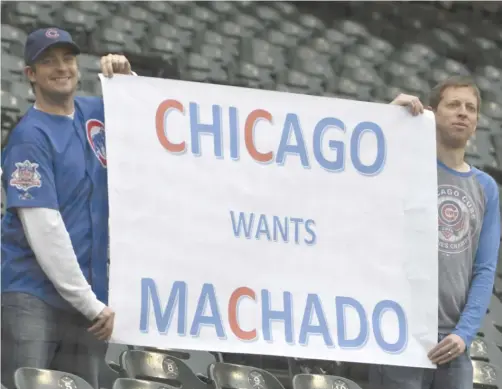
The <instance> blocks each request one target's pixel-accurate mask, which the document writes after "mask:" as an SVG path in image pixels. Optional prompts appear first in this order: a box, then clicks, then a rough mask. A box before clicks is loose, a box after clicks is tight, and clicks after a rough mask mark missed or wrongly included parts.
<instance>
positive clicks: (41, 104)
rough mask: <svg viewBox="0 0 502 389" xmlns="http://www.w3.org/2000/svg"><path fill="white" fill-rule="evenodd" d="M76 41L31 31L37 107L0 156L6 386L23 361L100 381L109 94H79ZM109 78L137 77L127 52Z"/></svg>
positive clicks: (29, 63) (109, 60) (107, 67)
mask: <svg viewBox="0 0 502 389" xmlns="http://www.w3.org/2000/svg"><path fill="white" fill-rule="evenodd" d="M79 53H80V49H79V47H78V46H77V45H76V44H75V42H74V41H73V40H72V37H71V36H70V34H69V33H68V32H66V31H63V30H60V29H58V28H48V29H40V30H37V31H34V32H33V33H31V34H30V35H29V36H28V39H27V42H26V46H25V62H26V68H25V74H26V76H27V77H28V79H29V81H30V83H31V84H32V86H33V90H34V92H35V97H36V100H35V104H34V106H33V107H31V108H29V109H28V111H27V112H26V114H25V115H24V117H23V118H22V119H21V121H20V122H19V123H18V124H17V126H16V127H15V128H14V129H13V130H12V133H11V135H10V138H9V142H8V144H7V146H6V148H5V150H4V152H3V153H2V186H3V187H4V188H5V191H6V208H7V210H6V214H5V217H4V218H3V220H2V248H1V250H2V253H1V254H2V319H1V320H2V383H3V384H4V385H5V386H6V387H7V388H8V389H13V388H14V387H15V385H14V378H13V377H14V372H15V371H16V369H17V368H19V367H36V368H47V369H54V370H60V371H65V372H70V373H73V374H77V375H79V376H80V377H82V378H83V379H85V380H86V381H88V382H89V383H90V384H91V385H92V386H93V387H94V388H99V385H98V369H99V364H100V362H101V361H102V359H103V358H104V355H105V352H106V340H108V339H109V338H110V336H111V333H112V331H113V321H114V312H113V311H112V310H111V309H110V308H109V307H107V303H108V302H107V299H108V269H107V266H108V255H107V249H108V194H107V171H106V164H107V160H106V150H105V142H104V139H105V138H104V137H105V132H104V107H103V100H102V99H101V98H99V97H76V96H75V92H76V89H77V84H78V79H79V71H78V65H77V58H76V56H77V54H79ZM101 70H102V72H103V74H104V75H105V76H109V77H110V76H112V75H113V74H114V73H121V74H133V73H132V72H131V66H130V64H129V61H128V60H127V59H126V58H125V57H124V56H122V55H112V54H110V55H107V56H105V57H103V58H102V59H101Z"/></svg>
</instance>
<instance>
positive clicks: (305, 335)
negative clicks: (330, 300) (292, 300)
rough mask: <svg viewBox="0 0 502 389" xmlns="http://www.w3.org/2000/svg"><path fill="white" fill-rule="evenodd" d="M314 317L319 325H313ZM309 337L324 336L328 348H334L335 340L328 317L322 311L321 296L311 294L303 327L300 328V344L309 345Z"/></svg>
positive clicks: (308, 298)
mask: <svg viewBox="0 0 502 389" xmlns="http://www.w3.org/2000/svg"><path fill="white" fill-rule="evenodd" d="M313 316H315V317H316V318H317V321H318V322H319V324H317V325H314V324H312V319H313ZM309 335H322V337H323V339H324V343H325V344H326V346H328V347H334V344H333V340H332V339H331V335H330V334H329V329H328V323H327V321H326V315H325V314H324V310H323V309H322V305H321V301H320V299H319V296H318V295H316V294H309V295H308V296H307V302H306V304H305V311H304V314H303V319H302V325H301V328H300V335H299V343H300V344H301V345H302V346H306V345H308V340H309Z"/></svg>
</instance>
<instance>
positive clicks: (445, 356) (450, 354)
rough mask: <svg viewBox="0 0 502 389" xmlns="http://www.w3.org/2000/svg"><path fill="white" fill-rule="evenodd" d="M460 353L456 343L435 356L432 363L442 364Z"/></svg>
mask: <svg viewBox="0 0 502 389" xmlns="http://www.w3.org/2000/svg"><path fill="white" fill-rule="evenodd" d="M459 355H460V350H459V347H458V345H457V344H455V346H454V348H453V349H452V350H450V351H448V352H446V353H445V354H443V355H442V356H440V357H438V358H436V359H435V360H432V363H436V364H438V365H443V364H445V363H448V362H450V361H451V360H453V359H455V358H456V357H458V356H459Z"/></svg>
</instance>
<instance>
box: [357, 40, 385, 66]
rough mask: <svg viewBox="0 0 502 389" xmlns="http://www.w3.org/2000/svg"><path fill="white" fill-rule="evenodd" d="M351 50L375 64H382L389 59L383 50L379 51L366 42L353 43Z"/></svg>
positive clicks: (364, 59)
mask: <svg viewBox="0 0 502 389" xmlns="http://www.w3.org/2000/svg"><path fill="white" fill-rule="evenodd" d="M350 52H351V53H352V54H354V55H357V56H358V57H359V58H361V59H362V60H363V61H365V62H368V63H371V64H374V65H381V64H383V63H384V62H385V61H386V60H387V56H386V55H385V54H384V53H383V52H381V51H377V50H376V49H375V48H373V47H372V46H368V45H364V44H355V45H352V46H351V47H350Z"/></svg>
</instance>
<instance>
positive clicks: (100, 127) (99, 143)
mask: <svg viewBox="0 0 502 389" xmlns="http://www.w3.org/2000/svg"><path fill="white" fill-rule="evenodd" d="M85 132H86V134H87V141H88V142H89V145H90V146H91V148H92V151H94V154H95V155H96V158H97V159H98V161H99V162H100V163H101V165H102V166H103V167H106V141H105V125H104V123H103V122H101V121H100V120H97V119H90V120H88V121H87V123H85Z"/></svg>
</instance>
